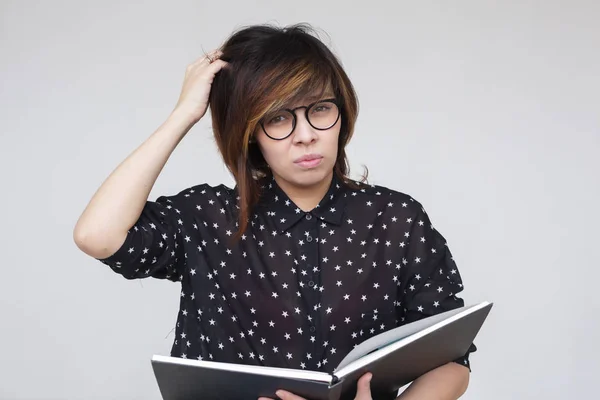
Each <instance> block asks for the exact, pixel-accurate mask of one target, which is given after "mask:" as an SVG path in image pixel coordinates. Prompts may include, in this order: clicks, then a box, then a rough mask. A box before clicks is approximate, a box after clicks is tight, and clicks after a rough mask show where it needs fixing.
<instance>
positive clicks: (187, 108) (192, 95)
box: [175, 50, 228, 122]
mask: <svg viewBox="0 0 600 400" xmlns="http://www.w3.org/2000/svg"><path fill="white" fill-rule="evenodd" d="M221 55H222V53H221V51H220V50H214V51H212V52H211V53H209V54H208V55H207V56H205V57H201V58H199V59H197V60H196V61H194V62H193V63H191V64H190V65H188V66H187V68H186V70H185V78H184V80H183V87H182V88H181V93H180V95H179V100H178V101H177V104H176V105H175V109H176V110H179V111H180V112H183V113H184V114H186V115H188V116H189V117H191V118H192V119H193V120H194V121H196V122H197V121H199V120H200V118H202V117H203V116H204V114H205V113H206V110H207V109H208V96H209V94H210V89H211V86H212V83H213V79H214V77H215V75H216V74H217V72H219V71H220V70H221V69H222V68H224V67H225V66H226V65H228V63H227V62H225V61H223V60H220V59H219V57H220V56H221ZM211 60H212V62H211Z"/></svg>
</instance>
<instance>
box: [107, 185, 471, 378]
mask: <svg viewBox="0 0 600 400" xmlns="http://www.w3.org/2000/svg"><path fill="white" fill-rule="evenodd" d="M263 189H264V190H263V194H262V197H261V203H260V204H259V206H257V207H256V208H255V209H254V212H253V214H252V216H251V218H250V224H249V225H248V229H247V230H246V233H245V234H244V236H243V237H242V238H241V239H240V240H239V241H238V242H236V241H234V239H233V236H234V234H235V232H236V230H237V226H238V224H237V214H236V212H237V210H238V208H237V206H236V204H237V200H238V197H237V195H236V188H233V189H232V188H229V187H227V186H224V185H218V186H210V185H208V184H201V185H197V186H193V187H191V188H188V189H186V190H183V191H181V192H180V193H178V194H176V195H171V196H161V197H159V198H158V199H157V200H156V201H148V202H147V203H146V205H145V208H144V210H143V212H142V215H141V216H140V218H139V220H138V221H137V223H136V224H135V226H133V227H132V228H131V229H130V231H129V233H128V235H127V239H126V241H125V243H124V244H123V245H122V246H121V248H120V249H119V250H118V251H117V252H116V253H115V254H113V255H112V256H110V257H108V258H106V259H102V260H100V261H101V262H103V263H105V264H106V265H108V266H110V267H111V268H112V269H113V270H114V271H115V272H117V273H119V274H121V275H122V276H123V277H125V278H127V279H136V278H145V277H154V278H159V279H169V280H172V281H178V282H181V288H182V289H181V299H180V310H179V313H178V317H177V326H176V330H175V335H176V336H175V340H174V343H173V346H172V350H171V356H174V357H182V358H191V359H199V360H212V361H220V362H232V363H244V364H253V365H264V366H275V367H286V368H302V369H308V370H314V371H322V372H329V373H331V372H333V369H334V368H335V366H336V365H337V364H338V363H339V362H340V361H341V360H342V358H343V357H344V356H345V355H346V354H347V353H348V352H349V351H350V350H352V348H353V347H354V346H356V345H357V344H359V343H360V342H362V341H364V340H366V339H368V338H370V337H372V336H373V335H376V334H378V333H381V332H383V331H385V330H388V329H391V328H394V327H396V326H398V325H400V324H404V323H407V322H412V321H415V320H418V319H420V318H423V317H426V316H429V315H433V314H436V313H439V312H442V311H447V310H450V309H453V308H457V307H460V306H463V305H464V302H463V300H462V299H461V298H459V297H457V293H458V292H460V291H461V290H462V289H463V285H462V280H461V276H460V274H459V271H458V268H457V266H456V264H455V262H454V260H453V258H452V254H451V252H450V250H449V249H448V247H447V244H446V240H445V239H444V237H443V236H442V235H441V234H440V233H439V232H438V231H437V230H436V229H434V227H433V226H432V223H431V221H430V219H429V217H428V215H427V213H426V212H425V210H424V209H423V207H422V205H421V204H420V203H419V202H418V201H416V200H415V199H413V198H412V197H411V196H409V195H407V194H404V193H401V192H398V191H394V190H391V189H388V188H385V187H382V186H376V185H365V184H361V187H360V189H358V190H357V189H352V188H350V187H348V186H346V185H345V184H343V183H342V181H340V180H338V179H336V178H334V179H333V180H332V183H331V186H330V188H329V191H328V192H327V194H326V195H325V196H324V198H323V199H322V200H321V202H320V203H319V205H318V206H317V207H316V208H315V209H313V210H312V211H311V212H303V211H301V210H300V209H299V208H298V207H297V206H296V205H295V204H294V203H293V202H292V201H291V200H290V199H289V197H288V196H287V195H286V194H285V193H284V192H283V191H282V190H281V188H280V187H279V186H278V185H277V184H276V182H275V180H273V179H272V178H270V179H269V180H268V181H267V182H266V184H265V185H264V186H263ZM475 350H476V347H475V346H474V345H473V346H471V349H470V350H469V352H472V351H475ZM468 356H469V353H467V354H465V356H464V357H462V358H460V359H458V360H456V362H458V363H461V364H463V365H465V366H466V367H467V368H469V369H470V364H469V360H468Z"/></svg>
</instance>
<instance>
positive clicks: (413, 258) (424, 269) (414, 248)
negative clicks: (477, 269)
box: [398, 202, 477, 370]
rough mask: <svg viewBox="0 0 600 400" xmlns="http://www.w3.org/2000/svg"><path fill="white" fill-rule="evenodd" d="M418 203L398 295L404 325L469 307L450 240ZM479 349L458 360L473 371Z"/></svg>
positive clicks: (408, 238) (409, 233)
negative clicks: (471, 358) (472, 359)
mask: <svg viewBox="0 0 600 400" xmlns="http://www.w3.org/2000/svg"><path fill="white" fill-rule="evenodd" d="M415 204H416V205H417V212H416V214H415V216H414V218H413V220H412V221H411V228H410V231H409V232H408V237H407V238H405V239H407V240H405V243H406V253H405V254H406V256H405V267H406V268H405V269H404V272H403V276H402V278H403V279H402V282H403V283H404V284H403V285H402V286H401V287H400V291H399V294H398V295H399V296H400V298H399V299H398V300H399V305H400V307H401V308H402V315H403V320H402V323H410V322H414V321H416V320H419V319H422V318H425V317H428V316H432V315H435V314H439V313H441V312H444V311H449V310H452V309H456V308H459V307H463V306H464V304H465V303H464V300H463V299H461V298H460V297H459V296H457V294H458V293H460V292H461V291H462V290H463V282H462V278H461V275H460V272H459V270H458V267H457V265H456V262H455V261H454V258H453V256H452V252H451V251H450V249H449V248H448V245H447V243H446V239H445V238H444V237H443V236H442V234H441V233H440V232H438V231H437V230H436V229H435V228H434V227H433V225H432V223H431V220H430V219H429V216H428V215H427V213H426V211H425V209H424V208H423V207H422V206H421V204H419V203H417V202H416V203H415ZM476 350H477V348H476V346H475V345H474V344H472V345H471V347H470V348H469V349H468V351H467V353H466V354H465V355H464V356H462V357H460V358H459V359H457V360H454V361H455V362H457V363H460V364H462V365H464V366H466V367H467V368H469V370H471V365H470V361H469V354H470V353H472V352H474V351H476Z"/></svg>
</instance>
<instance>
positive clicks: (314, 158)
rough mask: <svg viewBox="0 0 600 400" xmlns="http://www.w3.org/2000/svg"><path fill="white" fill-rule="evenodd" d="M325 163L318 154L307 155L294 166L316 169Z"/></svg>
mask: <svg viewBox="0 0 600 400" xmlns="http://www.w3.org/2000/svg"><path fill="white" fill-rule="evenodd" d="M321 161H323V157H322V156H320V155H318V154H307V155H305V156H302V157H300V158H298V159H296V160H295V161H294V164H296V165H298V166H300V167H302V168H314V167H316V166H317V165H319V164H320V163H321Z"/></svg>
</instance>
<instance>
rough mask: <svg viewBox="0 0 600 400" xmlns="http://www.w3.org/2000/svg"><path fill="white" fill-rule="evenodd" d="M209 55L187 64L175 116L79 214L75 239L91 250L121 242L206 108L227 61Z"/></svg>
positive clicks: (103, 251) (102, 251) (97, 253)
mask: <svg viewBox="0 0 600 400" xmlns="http://www.w3.org/2000/svg"><path fill="white" fill-rule="evenodd" d="M219 54H220V53H219V52H217V53H216V55H219ZM207 60H208V58H207V57H202V58H201V59H198V60H197V61H195V62H194V63H192V64H190V65H189V66H188V67H187V69H186V74H185V79H184V83H183V88H182V91H181V94H180V98H179V101H178V102H177V105H176V106H175V109H174V110H173V112H172V113H171V115H170V116H169V118H168V119H167V120H166V121H165V122H164V123H163V124H162V125H161V126H160V127H159V128H158V129H157V130H156V131H155V132H154V133H153V134H152V135H151V136H150V137H149V138H148V139H146V141H144V143H142V144H141V145H140V146H139V147H138V148H137V149H136V150H135V151H134V152H133V153H131V154H130V155H129V156H128V157H127V158H126V159H125V160H124V161H123V162H121V164H119V166H118V167H117V168H116V169H115V170H114V171H113V172H112V173H111V174H110V175H109V177H108V178H107V179H106V180H105V181H104V183H103V184H102V185H101V186H100V188H99V189H98V190H97V191H96V193H95V194H94V196H93V197H92V199H91V200H90V202H89V203H88V205H87V207H86V208H85V210H84V211H83V213H82V215H81V216H80V217H79V220H78V221H77V224H76V225H75V229H74V231H73V238H74V240H75V243H76V244H77V246H78V247H79V248H80V249H81V250H82V251H83V252H85V253H86V254H88V255H90V256H92V257H95V258H105V257H108V256H110V255H111V254H113V253H114V252H115V251H117V250H118V249H119V248H120V247H121V245H122V244H123V242H124V241H125V239H126V237H127V231H128V230H129V229H130V228H131V227H132V226H133V225H134V224H135V222H136V221H137V220H138V218H139V217H140V215H141V213H142V211H143V208H144V205H145V203H146V201H147V200H148V196H149V194H150V192H151V190H152V187H153V186H154V183H155V182H156V179H157V178H158V175H159V174H160V172H161V171H162V169H163V168H164V166H165V164H166V162H167V160H168V159H169V157H170V156H171V154H172V152H173V150H174V149H175V147H176V146H177V145H178V144H179V142H180V141H181V140H182V139H183V137H184V136H185V135H186V133H187V132H188V131H189V130H190V129H191V128H192V126H193V125H194V124H195V123H196V122H198V121H199V120H200V119H201V118H202V116H204V114H205V113H206V110H207V107H208V96H209V93H210V88H211V85H212V81H213V78H214V75H215V74H216V73H217V72H218V71H220V69H221V68H223V67H224V66H225V65H226V64H227V63H226V62H225V61H222V60H215V61H214V62H212V63H209V61H207Z"/></svg>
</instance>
